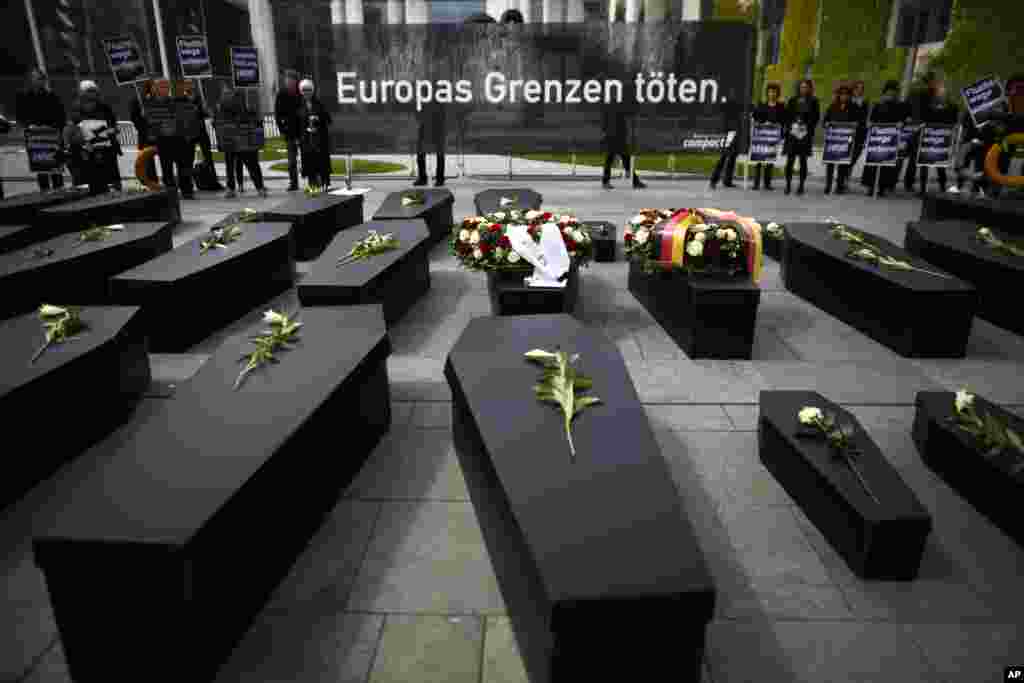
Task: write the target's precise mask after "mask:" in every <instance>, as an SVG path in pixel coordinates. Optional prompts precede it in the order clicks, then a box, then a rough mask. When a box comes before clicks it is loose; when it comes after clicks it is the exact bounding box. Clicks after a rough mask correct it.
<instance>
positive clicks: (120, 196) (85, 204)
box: [42, 188, 178, 217]
mask: <svg viewBox="0 0 1024 683" xmlns="http://www.w3.org/2000/svg"><path fill="white" fill-rule="evenodd" d="M171 192H174V193H175V194H174V195H173V196H171V195H170V193H171ZM177 192H178V191H177V190H176V189H168V188H164V189H162V190H158V191H156V192H152V191H146V192H107V193H104V194H98V195H93V196H91V197H84V198H82V199H78V200H76V201H73V202H67V203H64V204H59V205H57V206H52V207H50V208H48V209H45V210H44V211H42V215H43V216H61V217H65V216H69V215H73V214H75V213H78V212H79V211H90V212H94V211H96V210H98V209H103V208H104V207H114V206H119V205H125V204H139V203H144V202H147V201H151V202H155V201H156V198H157V197H159V198H160V199H161V200H166V201H167V202H168V203H173V202H174V200H175V199H177Z"/></svg>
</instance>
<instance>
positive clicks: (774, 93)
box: [753, 83, 786, 192]
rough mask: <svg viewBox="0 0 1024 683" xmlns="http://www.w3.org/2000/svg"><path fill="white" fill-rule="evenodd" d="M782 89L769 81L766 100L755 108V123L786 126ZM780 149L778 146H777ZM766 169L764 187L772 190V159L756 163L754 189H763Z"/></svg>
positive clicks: (773, 168) (773, 166)
mask: <svg viewBox="0 0 1024 683" xmlns="http://www.w3.org/2000/svg"><path fill="white" fill-rule="evenodd" d="M781 94H782V89H781V88H780V87H779V84H778V83H769V84H768V88H767V89H766V90H765V97H766V98H767V99H766V101H764V102H762V103H761V104H759V105H758V106H757V107H756V108H755V109H754V114H753V116H754V123H771V124H776V125H778V126H781V127H782V128H785V126H786V107H785V106H784V105H783V104H782V102H781V101H780V100H779V96H780V95H781ZM775 149H776V150H778V147H776V148H775ZM762 169H764V189H765V190H768V191H769V192H771V190H772V174H773V173H774V172H775V165H774V164H773V163H772V162H771V161H765V162H762V163H760V164H755V165H754V189H755V190H760V189H761V173H762Z"/></svg>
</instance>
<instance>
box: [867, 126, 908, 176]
mask: <svg viewBox="0 0 1024 683" xmlns="http://www.w3.org/2000/svg"><path fill="white" fill-rule="evenodd" d="M901 128H902V126H899V125H894V126H871V127H870V128H868V137H867V141H866V142H865V144H864V150H865V151H864V163H865V164H869V165H872V166H896V165H897V163H898V162H899V152H900V129H901Z"/></svg>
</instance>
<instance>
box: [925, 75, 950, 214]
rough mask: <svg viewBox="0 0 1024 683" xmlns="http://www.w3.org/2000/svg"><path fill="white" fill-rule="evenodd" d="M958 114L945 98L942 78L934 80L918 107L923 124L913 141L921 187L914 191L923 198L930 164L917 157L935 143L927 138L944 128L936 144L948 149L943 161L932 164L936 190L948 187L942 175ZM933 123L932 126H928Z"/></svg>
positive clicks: (947, 160)
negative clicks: (928, 92)
mask: <svg viewBox="0 0 1024 683" xmlns="http://www.w3.org/2000/svg"><path fill="white" fill-rule="evenodd" d="M958 116H959V114H958V112H957V108H956V107H955V106H954V105H953V104H951V103H950V102H949V101H948V100H947V99H946V85H945V83H943V82H942V81H937V83H936V85H935V86H934V87H933V89H932V91H931V98H929V99H928V100H926V101H925V102H924V103H923V107H922V110H921V122H922V123H923V124H924V125H923V126H922V128H921V133H920V136H919V137H918V141H917V152H918V157H919V158H918V159H917V164H918V168H919V169H920V170H919V171H918V173H919V174H920V177H921V189H920V191H919V193H918V194H920V196H922V197H924V193H925V190H927V189H928V169H929V167H930V165H931V164H930V163H929V160H928V159H923V158H920V157H921V156H922V155H923V153H924V151H925V150H928V149H932V148H934V147H935V146H936V142H937V141H933V140H931V138H933V137H936V136H937V135H938V134H940V133H941V132H943V130H945V132H946V135H945V140H944V144H938V145H937V146H938V147H940V148H945V149H946V150H948V152H947V153H946V155H945V157H946V158H945V161H944V162H943V163H941V164H938V165H937V166H936V170H937V172H938V176H939V178H938V181H939V192H944V191H945V190H947V189H948V188H949V183H948V178H947V176H946V167H947V166H948V165H949V164H950V162H951V161H952V158H953V145H954V144H955V137H954V135H953V133H954V132H955V130H954V129H953V127H954V126H956V122H957V118H958ZM930 126H935V128H934V129H931V128H929V127H930ZM938 151H940V152H941V151H942V150H941V149H940V150H938Z"/></svg>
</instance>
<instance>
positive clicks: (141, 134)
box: [129, 81, 157, 178]
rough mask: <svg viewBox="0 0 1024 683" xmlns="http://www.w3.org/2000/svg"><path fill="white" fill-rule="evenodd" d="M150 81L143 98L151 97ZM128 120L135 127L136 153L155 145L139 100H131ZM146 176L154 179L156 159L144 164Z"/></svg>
mask: <svg viewBox="0 0 1024 683" xmlns="http://www.w3.org/2000/svg"><path fill="white" fill-rule="evenodd" d="M152 83H153V82H152V81H146V86H145V88H143V95H142V96H143V98H148V97H150V96H151V95H152V93H151V92H150V87H151V86H152ZM129 119H130V120H131V122H132V124H133V125H134V126H135V134H136V137H137V138H138V139H137V140H136V143H135V144H136V148H137V149H138V151H140V152H141V151H142V150H144V149H146V148H147V147H152V146H154V145H156V140H155V139H153V138H152V137H151V135H150V130H149V121H148V120H147V119H146V113H145V111H144V110H143V107H142V104H141V103H140V102H139V98H135V99H134V100H132V107H131V112H130V113H129ZM146 175H147V176H148V177H150V178H156V177H157V173H156V159H154V158H152V157H150V159H149V160H148V161H147V162H146Z"/></svg>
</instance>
